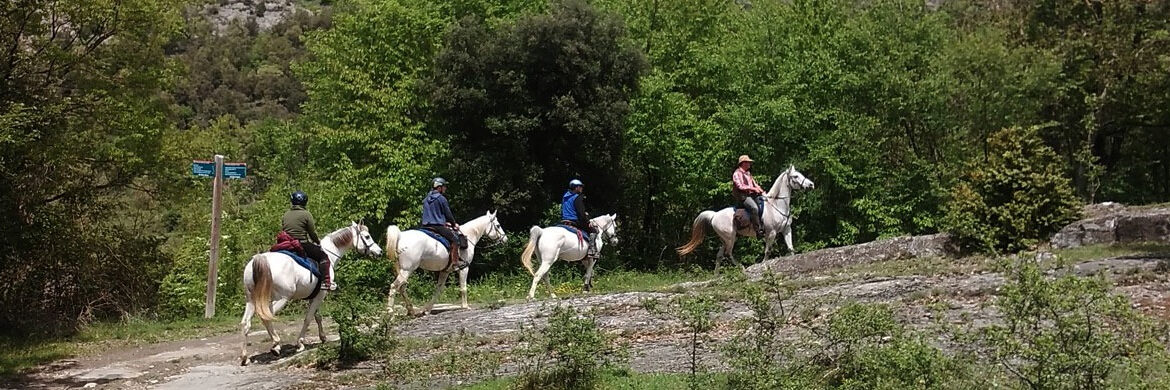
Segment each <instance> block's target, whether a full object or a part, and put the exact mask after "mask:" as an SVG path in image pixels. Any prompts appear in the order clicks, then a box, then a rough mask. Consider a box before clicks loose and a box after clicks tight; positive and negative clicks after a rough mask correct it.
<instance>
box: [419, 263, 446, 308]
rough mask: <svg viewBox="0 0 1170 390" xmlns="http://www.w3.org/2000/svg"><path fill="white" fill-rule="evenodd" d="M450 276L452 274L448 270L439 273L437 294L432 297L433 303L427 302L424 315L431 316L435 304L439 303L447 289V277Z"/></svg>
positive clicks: (436, 284) (436, 283)
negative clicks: (444, 290)
mask: <svg viewBox="0 0 1170 390" xmlns="http://www.w3.org/2000/svg"><path fill="white" fill-rule="evenodd" d="M450 275H451V272H448V271H446V270H443V271H439V281H438V282H435V294H434V295H432V296H431V301H430V302H427V305H426V306H423V311H422V313H423V314H424V315H427V314H431V308H432V307H435V302H438V301H439V296H440V295H443V289H444V288H447V276H450Z"/></svg>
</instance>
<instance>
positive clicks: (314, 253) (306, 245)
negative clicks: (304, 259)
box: [301, 241, 329, 263]
mask: <svg viewBox="0 0 1170 390" xmlns="http://www.w3.org/2000/svg"><path fill="white" fill-rule="evenodd" d="M301 248H303V249H304V250H305V254H306V255H308V256H309V258H310V259H313V260H316V261H317V262H318V263H324V262H326V261H329V256H328V255H326V254H325V251H324V250H322V249H321V247H320V246H318V245H317V244H314V243H311V242H308V241H301Z"/></svg>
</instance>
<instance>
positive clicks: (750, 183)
mask: <svg viewBox="0 0 1170 390" xmlns="http://www.w3.org/2000/svg"><path fill="white" fill-rule="evenodd" d="M752 162H753V161H752V159H751V157H748V156H747V155H746V154H745V155H742V156H739V167H737V168H736V169H735V173H733V174H731V183H732V186H731V194H732V196H733V197H735V201H736V202H739V203H740V204H742V205H743V207H744V208H745V209H747V210H748V213H749V214H751V217H752V225H754V226H755V227H756V237H760V238H763V237H764V224H763V222H761V221H760V204H761V203H763V202H762V200H763V198H761V197H762V196H763V195H764V189H763V188H761V187H760V185H759V184H756V179H755V178H753V177H752V173H751V171H752Z"/></svg>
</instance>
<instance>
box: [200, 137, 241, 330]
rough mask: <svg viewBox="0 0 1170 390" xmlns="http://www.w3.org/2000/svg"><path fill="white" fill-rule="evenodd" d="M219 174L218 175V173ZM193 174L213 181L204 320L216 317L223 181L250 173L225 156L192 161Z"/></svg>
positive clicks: (239, 177)
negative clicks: (226, 161) (209, 159)
mask: <svg viewBox="0 0 1170 390" xmlns="http://www.w3.org/2000/svg"><path fill="white" fill-rule="evenodd" d="M217 172H218V173H219V174H216V173H217ZM191 173H192V174H194V175H195V176H203V177H210V178H212V179H211V183H212V184H211V251H210V256H209V257H210V258H209V259H208V261H207V301H206V303H205V304H204V306H203V318H211V317H214V316H215V286H216V284H217V283H218V282H219V224H220V219H221V218H220V217H221V214H222V213H221V212H220V204H221V199H222V198H223V186H224V181H223V179H225V178H227V179H243V178H244V176H246V175H247V173H248V165H247V164H244V163H227V164H225V163H224V162H223V155H219V154H217V155H215V159H214V160H213V161H203V160H194V161H191Z"/></svg>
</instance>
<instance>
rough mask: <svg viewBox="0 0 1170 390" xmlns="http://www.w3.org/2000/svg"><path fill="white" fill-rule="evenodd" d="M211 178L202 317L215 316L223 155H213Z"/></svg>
mask: <svg viewBox="0 0 1170 390" xmlns="http://www.w3.org/2000/svg"><path fill="white" fill-rule="evenodd" d="M213 175H214V176H213V177H212V179H211V183H212V184H211V188H212V189H211V258H210V259H208V262H207V304H206V305H205V306H203V318H211V317H215V285H216V284H217V282H218V281H219V220H220V203H221V202H220V200H221V198H222V197H223V155H219V154H217V155H215V172H214V173H213Z"/></svg>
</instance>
